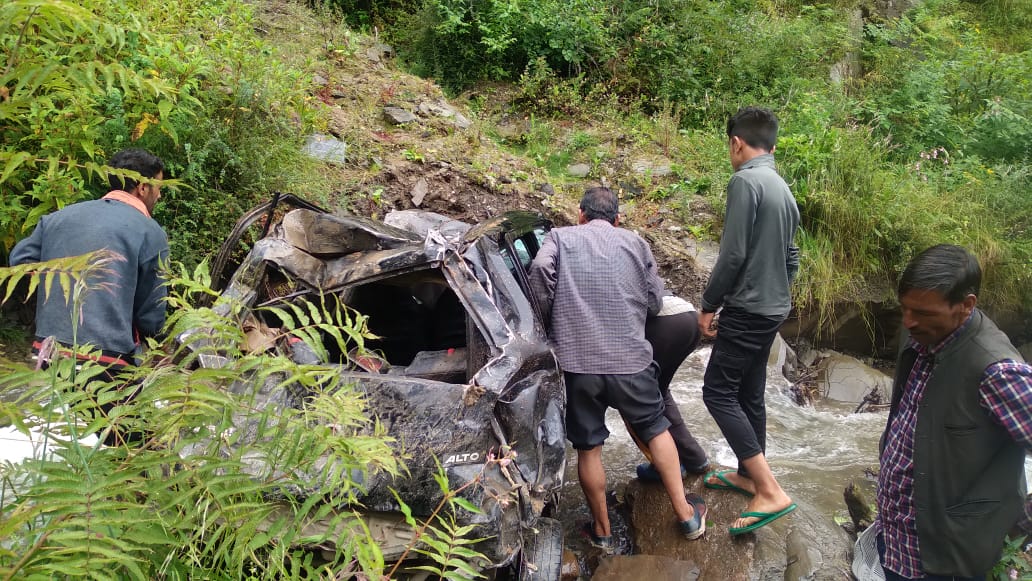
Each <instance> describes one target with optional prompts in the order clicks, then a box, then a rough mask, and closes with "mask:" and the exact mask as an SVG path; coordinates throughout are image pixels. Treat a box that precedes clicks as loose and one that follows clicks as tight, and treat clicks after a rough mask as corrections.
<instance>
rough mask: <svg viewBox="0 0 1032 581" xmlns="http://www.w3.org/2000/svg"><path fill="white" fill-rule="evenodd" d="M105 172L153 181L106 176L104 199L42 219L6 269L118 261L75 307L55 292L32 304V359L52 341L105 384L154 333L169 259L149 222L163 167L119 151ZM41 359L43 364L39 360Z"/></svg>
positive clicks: (138, 153) (137, 153)
mask: <svg viewBox="0 0 1032 581" xmlns="http://www.w3.org/2000/svg"><path fill="white" fill-rule="evenodd" d="M108 165H109V166H110V167H112V168H115V169H124V170H130V171H134V172H137V173H138V174H140V176H141V177H143V178H147V179H148V180H153V181H149V183H143V182H141V181H138V180H136V179H133V178H129V177H126V178H124V181H123V178H122V177H120V176H118V175H114V174H112V175H111V176H110V178H109V182H110V185H111V191H110V192H108V193H107V194H106V195H105V196H104V197H103V198H101V199H99V200H90V201H86V202H79V203H77V204H72V205H70V206H67V207H65V208H63V209H61V210H58V211H57V212H54V213H52V214H48V215H46V216H43V217H42V218H41V219H40V221H39V223H38V224H37V225H36V228H35V230H33V232H32V234H31V235H29V237H28V238H26V239H24V240H22V241H21V242H19V243H18V244H17V245H15V247H14V249H13V250H12V251H11V257H10V259H11V265H12V266H16V265H19V264H25V263H30V262H43V261H47V260H53V259H56V258H65V257H69V256H78V255H81V254H87V253H90V252H94V251H98V250H107V251H109V252H111V253H113V254H114V255H115V256H116V257H117V259H116V260H115V261H113V262H112V263H111V264H109V265H108V266H107V268H106V269H105V271H104V272H100V273H97V274H95V275H94V276H93V278H91V279H90V280H89V286H90V288H89V290H88V291H87V292H86V295H85V297H84V298H83V299H82V300H81V303H80V304H77V305H76V304H70V303H69V302H66V301H65V298H64V294H63V293H62V292H61V291H60V290H59V289H56V288H55V289H53V291H52V292H51V293H50V294H49V297H47V296H45V294H44V293H42V292H40V293H37V296H36V337H37V340H36V342H35V343H34V344H33V352H34V354H36V355H40V348H41V347H42V346H43V341H44V340H45V339H46V338H47V337H54V339H55V340H56V341H57V343H58V348H59V350H60V351H63V352H64V353H65V355H66V356H74V357H76V358H78V359H92V360H95V361H97V362H99V363H100V364H101V365H103V366H104V367H105V368H106V372H105V373H104V374H101V376H100V377H99V379H102V380H110V379H112V378H113V373H115V372H117V370H119V369H120V368H122V367H124V366H125V365H128V364H130V363H132V362H133V354H134V352H135V351H136V347H137V344H138V342H139V341H140V339H141V338H142V337H147V336H154V335H157V334H158V332H160V331H161V328H162V326H163V325H164V323H165V296H166V290H165V286H164V279H163V277H162V273H161V270H160V265H161V263H162V262H164V261H165V260H167V258H168V238H167V236H166V235H165V231H164V230H162V228H161V226H159V225H158V223H157V222H155V221H154V219H153V218H151V212H153V210H154V205H155V204H156V203H157V201H158V199H160V198H161V186H160V185H159V183H157V182H159V181H160V180H161V179H163V177H164V167H165V166H164V163H163V162H162V161H161V159H160V158H158V157H156V156H154V155H152V154H150V153H148V152H146V151H144V150H142V149H126V150H123V151H120V152H118V153H116V154H115V155H114V156H113V157H112V158H111V160H110V161H109V162H108ZM73 320H75V321H77V324H76V325H73ZM84 347H92V352H91V353H89V354H87V353H85V352H84V350H83V348H84ZM73 348H75V352H74V353H73V352H72V350H73ZM41 358H42V359H44V360H45V359H46V353H44V354H42V356H41ZM43 363H46V361H43ZM125 395H128V394H125ZM113 405H114V402H112V403H110V404H105V406H101V407H102V408H110V407H113ZM109 443H110V442H109Z"/></svg>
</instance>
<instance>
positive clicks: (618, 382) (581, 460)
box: [530, 188, 706, 548]
mask: <svg viewBox="0 0 1032 581" xmlns="http://www.w3.org/2000/svg"><path fill="white" fill-rule="evenodd" d="M618 212H619V201H618V200H617V197H616V195H615V194H614V193H613V192H612V191H610V190H609V189H607V188H592V189H589V190H588V191H587V192H585V194H584V197H583V198H582V199H581V203H580V219H579V225H578V226H572V227H566V228H556V229H553V230H552V231H550V232H549V233H548V235H547V236H546V238H545V240H544V243H543V244H542V246H541V250H540V251H539V252H538V254H537V256H536V257H535V259H534V264H533V266H532V268H531V273H530V278H531V286H532V287H533V290H534V294H535V295H536V296H537V298H538V299H539V302H540V304H541V307H542V311H543V313H542V314H543V316H544V322H545V325H546V327H547V328H548V332H549V338H550V339H551V342H552V348H553V350H554V351H555V355H556V358H557V359H558V361H559V366H560V367H561V368H562V369H563V372H564V377H565V380H566V398H567V401H566V436H567V438H568V439H569V440H570V442H571V443H572V444H573V447H574V449H576V450H577V475H578V477H579V479H580V485H581V489H582V490H583V491H584V496H585V498H586V499H587V502H588V508H589V509H590V511H591V515H592V518H593V519H594V521H593V523H592V525H591V527H590V529H589V530H588V534H589V536H590V538H591V539H592V542H593V544H595V545H597V546H601V547H603V548H610V547H611V546H612V540H611V533H610V526H609V515H608V513H607V508H606V496H605V491H606V473H605V468H604V467H603V465H602V445H603V444H604V443H605V440H606V438H607V437H608V436H609V430H608V429H606V425H605V412H606V409H607V408H609V407H614V408H616V409H617V410H618V411H620V413H621V414H622V415H623V417H624V418H625V419H626V420H627V422H628V423H629V424H630V426H631V428H632V429H633V430H634V432H635V433H636V434H637V435H638V437H640V438H641V439H642V440H643V441H644V442H646V443H647V445H648V448H649V451H650V452H651V454H652V459H653V463H654V465H655V468H656V471H657V472H659V475H660V477H661V479H662V482H663V486H664V487H665V488H666V491H667V494H669V496H670V501H671V503H672V504H673V508H674V512H675V513H676V515H677V522H678V523H679V526H680V528H681V531H682V533H683V534H684V535H685V536H686V537H687V538H688V539H697V538H699V537H700V536H702V534H703V533H704V532H705V528H706V526H705V513H706V508H705V504H704V503H703V502H702V499H701V498H694V497H693V499H692V500H691V501H689V499H687V498H686V497H685V494H684V485H683V484H682V482H681V478H680V469H679V462H678V457H677V450H676V448H675V447H674V441H673V439H672V438H671V437H670V433H669V431H668V428H669V427H670V422H669V421H668V420H667V419H666V418H665V417H664V416H663V398H662V396H661V395H660V391H659V385H658V383H657V373H658V369H657V366H656V364H655V363H654V362H653V361H652V348H651V346H650V345H649V343H648V341H646V339H645V317H646V315H647V314H648V313H650V312H651V313H653V314H655V313H657V312H658V311H659V308H660V301H661V297H662V295H663V282H662V280H661V279H660V278H659V274H658V272H657V270H656V261H655V259H654V258H653V256H652V250H651V249H650V248H649V245H648V243H647V242H645V241H644V240H643V239H642V238H641V237H640V236H638V235H637V234H635V233H633V232H631V231H629V230H626V229H623V228H617V227H616V226H617V224H618V222H619V213H618Z"/></svg>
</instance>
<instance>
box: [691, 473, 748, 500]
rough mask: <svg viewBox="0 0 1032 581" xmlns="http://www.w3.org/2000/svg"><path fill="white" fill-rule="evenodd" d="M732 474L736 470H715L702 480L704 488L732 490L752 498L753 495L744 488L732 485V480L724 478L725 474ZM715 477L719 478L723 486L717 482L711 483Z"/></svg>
mask: <svg viewBox="0 0 1032 581" xmlns="http://www.w3.org/2000/svg"><path fill="white" fill-rule="evenodd" d="M732 472H734V470H714V471H712V472H709V473H708V474H706V476H705V477H704V478H703V479H702V482H703V486H705V487H706V488H711V489H713V490H730V491H731V492H737V493H738V494H744V495H746V496H752V495H753V493H751V492H749V491H748V490H746V489H744V488H742V487H741V486H735V485H734V484H732V483H731V481H730V480H728V479H727V477H726V476H724V475H725V474H730V473H732ZM714 476H715V477H716V478H717V480H719V481H721V482H723V484H717V483H715V482H710V478H713V477H714Z"/></svg>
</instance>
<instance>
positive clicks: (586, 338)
mask: <svg viewBox="0 0 1032 581" xmlns="http://www.w3.org/2000/svg"><path fill="white" fill-rule="evenodd" d="M530 283H531V287H532V289H533V292H534V294H535V296H536V297H537V298H538V302H539V304H540V305H541V309H542V311H543V312H542V316H543V317H544V319H545V325H546V326H547V328H548V334H549V338H550V339H551V342H552V348H553V349H554V350H555V356H556V359H558V360H559V366H560V367H561V368H562V370H563V371H568V372H572V373H591V374H597V375H608V374H630V373H637V372H639V371H641V370H643V369H645V368H646V367H648V366H649V364H650V363H652V346H651V345H650V344H649V342H648V341H646V340H645V317H646V314H647V313H653V314H655V313H657V312H659V309H660V305H661V302H662V296H663V280H662V279H661V278H659V274H658V272H657V270H656V260H655V258H654V257H653V256H652V250H651V249H650V248H649V245H648V243H647V242H645V240H643V239H642V238H641V237H640V236H638V235H637V234H635V233H634V232H631V231H630V230H627V229H625V228H617V227H615V226H613V225H612V224H610V223H609V222H607V221H605V220H592V221H590V222H588V223H587V224H582V225H579V226H568V227H565V228H556V229H554V230H552V231H550V232H549V233H548V236H546V237H545V241H544V243H542V245H541V250H540V251H538V254H537V256H536V257H535V258H534V264H533V266H532V267H531V270H530Z"/></svg>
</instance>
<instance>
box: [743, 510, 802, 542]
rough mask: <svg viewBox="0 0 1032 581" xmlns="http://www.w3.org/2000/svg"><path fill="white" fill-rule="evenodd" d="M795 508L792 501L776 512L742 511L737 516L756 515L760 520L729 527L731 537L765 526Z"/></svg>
mask: <svg viewBox="0 0 1032 581" xmlns="http://www.w3.org/2000/svg"><path fill="white" fill-rule="evenodd" d="M795 509H796V505H795V503H792V504H790V505H788V508H784V509H782V510H779V511H778V512H743V513H742V514H741V515H739V516H741V517H743V518H748V517H756V518H758V519H760V520H758V521H756V522H754V523H752V524H750V525H746V526H744V527H738V528H735V527H731V529H730V531H731V536H732V537H737V536H738V535H744V534H745V533H749V532H752V531H755V530H756V529H758V528H760V527H765V526H767V525H769V524H770V523H772V522H774V521H776V520H778V519H779V518H781V517H783V516H785V515H786V514H788V513H790V512H792V511H793V510H795Z"/></svg>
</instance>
